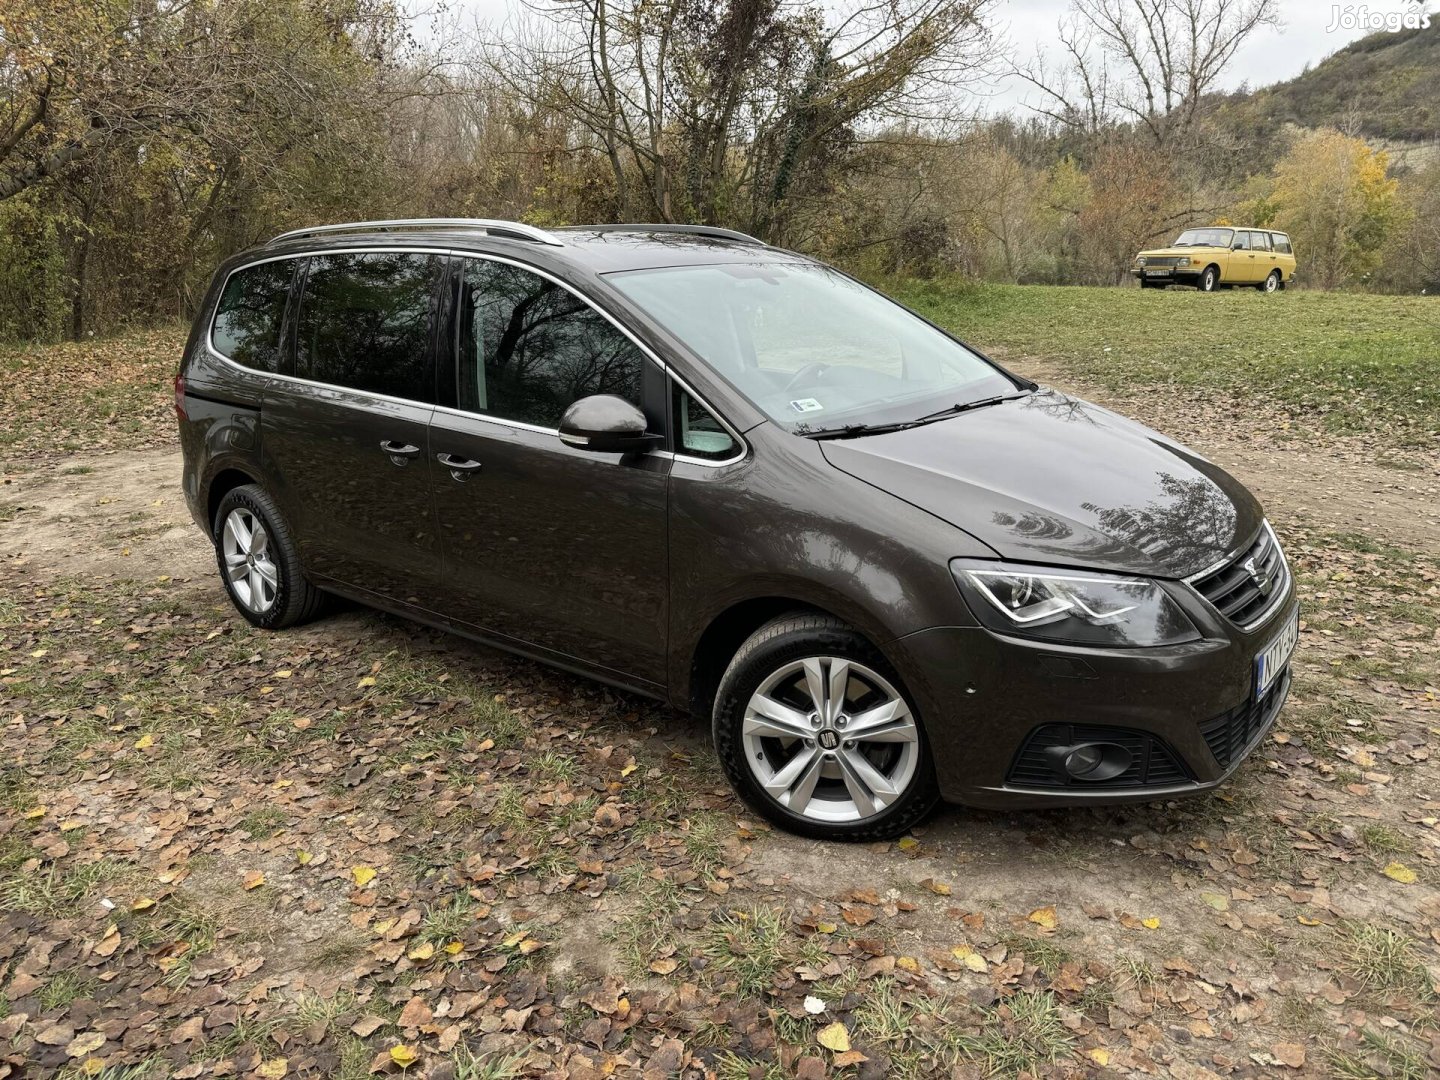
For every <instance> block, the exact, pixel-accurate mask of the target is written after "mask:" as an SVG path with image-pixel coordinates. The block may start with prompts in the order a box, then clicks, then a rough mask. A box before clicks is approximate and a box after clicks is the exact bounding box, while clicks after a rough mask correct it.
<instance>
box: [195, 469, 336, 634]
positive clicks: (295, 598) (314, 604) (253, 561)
mask: <svg viewBox="0 0 1440 1080" xmlns="http://www.w3.org/2000/svg"><path fill="white" fill-rule="evenodd" d="M214 529H215V560H216V562H217V563H218V564H219V567H220V579H221V580H222V581H223V582H224V583H225V591H226V592H227V593H228V594H229V595H230V600H231V602H232V603H233V604H234V605H235V608H236V610H237V611H239V612H240V614H241V615H244V616H245V618H246V619H247V620H248V621H249V622H250V623H252V624H253V625H255V626H258V627H260V628H261V629H262V630H279V629H281V628H283V627H286V626H293V625H295V624H296V623H298V622H303V621H305V620H306V619H311V618H314V617H315V615H316V614H317V613H318V612H319V611H320V608H321V606H322V604H323V602H324V599H325V594H324V593H322V592H321V591H320V590H319V589H317V588H315V586H313V585H311V584H310V583H309V582H308V581H307V580H306V579H305V574H304V571H303V570H302V569H301V567H300V552H299V549H298V548H297V547H296V546H295V541H294V539H293V538H292V537H291V536H290V529H289V527H288V526H287V525H286V524H285V519H284V518H283V517H281V516H280V511H279V509H277V508H276V506H275V503H274V501H273V500H272V499H271V498H270V496H269V495H268V494H266V492H265V489H264V488H262V487H260V486H259V485H258V484H245V485H243V486H241V487H237V488H235V489H234V490H233V491H229V492H227V493H226V494H225V497H224V498H223V499H221V500H220V505H219V507H218V508H217V509H216V511H215V521H214Z"/></svg>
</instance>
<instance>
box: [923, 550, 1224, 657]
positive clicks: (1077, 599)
mask: <svg viewBox="0 0 1440 1080" xmlns="http://www.w3.org/2000/svg"><path fill="white" fill-rule="evenodd" d="M950 569H951V571H952V572H953V573H954V575H955V581H956V583H957V584H958V585H959V586H960V591H961V592H962V593H963V594H964V595H965V598H966V600H967V601H968V602H969V604H970V609H971V610H972V611H973V612H974V613H975V617H976V618H977V619H979V620H980V622H981V623H982V624H983V625H985V626H987V627H989V628H990V629H991V630H994V631H996V632H997V633H1001V634H1016V635H1020V636H1022V637H1033V638H1040V639H1042V640H1044V641H1055V642H1062V643H1066V644H1071V645H1104V646H1111V647H1115V646H1120V647H1126V646H1147V645H1178V644H1181V643H1182V642H1186V641H1198V640H1199V638H1200V633H1199V631H1197V630H1196V629H1195V624H1194V623H1192V622H1191V621H1190V619H1189V617H1188V616H1186V614H1185V612H1184V611H1182V610H1181V609H1180V605H1179V604H1177V603H1176V602H1175V601H1174V600H1173V599H1171V597H1170V594H1169V593H1167V592H1166V591H1165V588H1164V586H1162V585H1161V584H1160V583H1159V582H1157V581H1152V580H1150V579H1148V578H1137V577H1122V576H1120V575H1116V574H1097V573H1092V572H1090V571H1086V570H1059V569H1056V570H1049V569H1043V568H1040V567H1033V566H1016V565H1013V564H1009V563H1000V562H985V561H982V560H978V559H956V560H954V561H953V562H952V563H951V564H950Z"/></svg>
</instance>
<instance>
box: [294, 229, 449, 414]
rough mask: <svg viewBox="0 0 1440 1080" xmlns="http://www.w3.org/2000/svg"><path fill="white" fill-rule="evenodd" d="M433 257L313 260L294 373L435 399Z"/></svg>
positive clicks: (395, 255)
mask: <svg viewBox="0 0 1440 1080" xmlns="http://www.w3.org/2000/svg"><path fill="white" fill-rule="evenodd" d="M439 267H440V260H439V259H438V258H437V257H436V256H434V255H422V254H419V253H405V252H366V253H348V254H338V255H315V256H311V258H310V268H309V272H308V273H307V275H306V278H305V292H304V295H303V296H302V297H301V300H300V317H299V319H298V321H297V326H296V374H298V375H300V376H301V377H302V378H306V379H314V380H315V381H316V382H323V383H330V384H331V385H333V386H345V387H349V388H350V389H353V390H363V391H365V392H367V393H372V394H386V395H388V396H390V397H397V398H405V399H407V400H411V401H424V402H430V401H433V400H434V394H435V378H434V375H433V373H432V365H431V357H432V355H433V350H432V347H431V342H432V336H431V333H432V331H431V328H432V327H433V325H434V322H435V300H436V288H435V284H436V278H437V274H438V271H439Z"/></svg>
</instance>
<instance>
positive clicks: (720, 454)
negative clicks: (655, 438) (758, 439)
mask: <svg viewBox="0 0 1440 1080" xmlns="http://www.w3.org/2000/svg"><path fill="white" fill-rule="evenodd" d="M671 410H672V412H673V413H674V416H675V451H676V453H679V454H684V455H685V456H686V457H695V458H704V459H706V460H707V461H724V460H725V459H726V458H732V457H734V456H735V455H736V454H737V453H739V451H740V444H739V443H738V442H736V441H735V437H734V436H733V435H731V434H730V433H729V432H728V431H726V430H725V428H724V426H723V425H722V424H721V423H720V421H719V420H717V419H715V415H714V414H713V413H712V412H710V410H709V409H707V408H705V406H704V405H701V404H700V402H698V401H696V400H695V399H694V398H693V397H691V396H690V394H689V393H688V392H686V390H685V389H684V387H682V386H680V385H679V384H678V383H677V384H676V385H675V390H674V397H673V404H672V406H671Z"/></svg>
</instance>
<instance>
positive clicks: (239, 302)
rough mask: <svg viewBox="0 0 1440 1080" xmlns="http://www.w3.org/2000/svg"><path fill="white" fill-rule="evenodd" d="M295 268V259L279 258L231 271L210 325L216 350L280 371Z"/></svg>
mask: <svg viewBox="0 0 1440 1080" xmlns="http://www.w3.org/2000/svg"><path fill="white" fill-rule="evenodd" d="M294 269H295V264H294V262H293V261H292V260H290V259H277V260H275V261H273V262H264V263H260V264H259V265H257V266H247V267H245V268H244V269H241V270H236V271H235V272H234V273H233V274H231V275H230V277H229V279H228V280H227V281H226V282H225V291H224V292H223V293H222V294H221V296H220V303H219V305H218V306H217V307H216V309H215V323H214V325H213V326H212V327H211V328H210V344H211V345H212V346H214V348H215V351H216V352H218V353H219V354H220V355H221V356H224V357H227V358H228V359H231V360H233V361H235V363H237V364H243V365H245V367H248V368H254V369H255V370H257V371H269V372H271V373H274V372H278V371H280V368H281V365H282V360H281V345H280V334H281V327H282V326H283V324H284V322H285V303H286V301H287V300H288V299H289V296H290V282H291V279H292V278H293V277H294Z"/></svg>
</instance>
